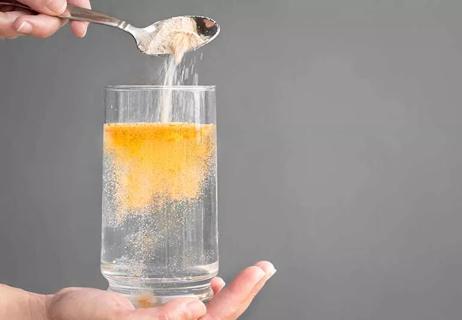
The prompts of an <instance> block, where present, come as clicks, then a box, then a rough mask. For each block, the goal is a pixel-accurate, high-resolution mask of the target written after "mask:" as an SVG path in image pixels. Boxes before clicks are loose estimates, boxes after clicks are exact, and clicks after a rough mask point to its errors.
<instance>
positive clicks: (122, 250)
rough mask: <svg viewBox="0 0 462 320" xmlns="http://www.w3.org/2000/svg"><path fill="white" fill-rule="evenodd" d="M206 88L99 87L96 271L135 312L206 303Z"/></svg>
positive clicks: (211, 241)
mask: <svg viewBox="0 0 462 320" xmlns="http://www.w3.org/2000/svg"><path fill="white" fill-rule="evenodd" d="M215 119H216V116H215V87H213V86H109V87H107V88H106V121H105V124H104V155H103V203H102V209H103V212H102V250H101V271H102V274H103V275H104V277H105V278H106V279H107V280H108V282H109V290H111V291H115V292H119V293H122V294H125V295H127V296H128V297H129V298H130V299H131V300H132V301H133V302H134V303H135V305H137V306H139V307H143V306H152V305H156V304H162V303H164V302H166V301H168V300H170V299H172V298H176V297H184V296H197V297H198V298H200V299H201V300H203V301H207V300H209V299H210V298H211V297H212V290H211V288H210V280H211V279H212V278H213V277H214V276H215V275H216V274H217V272H218V233H217V211H216V209H217V202H216V187H217V181H216V179H217V171H216V125H215V121H216V120H215Z"/></svg>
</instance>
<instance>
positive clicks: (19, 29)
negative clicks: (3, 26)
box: [16, 21, 32, 34]
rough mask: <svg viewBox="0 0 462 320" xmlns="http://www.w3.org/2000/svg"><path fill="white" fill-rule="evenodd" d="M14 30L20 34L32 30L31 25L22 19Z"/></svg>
mask: <svg viewBox="0 0 462 320" xmlns="http://www.w3.org/2000/svg"><path fill="white" fill-rule="evenodd" d="M16 31H17V32H19V33H22V34H28V33H30V32H31V31H32V25H31V24H30V23H29V22H27V21H23V22H21V24H20V25H19V26H18V27H17V28H16Z"/></svg>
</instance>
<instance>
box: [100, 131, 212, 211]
mask: <svg viewBox="0 0 462 320" xmlns="http://www.w3.org/2000/svg"><path fill="white" fill-rule="evenodd" d="M215 140H216V139H215V125H213V124H202V125H198V124H189V123H109V124H105V126H104V152H105V155H106V156H109V157H111V159H112V162H113V165H114V171H115V176H114V179H115V180H116V181H115V186H116V195H115V196H116V197H117V202H118V205H119V208H120V209H121V210H123V211H126V210H138V209H144V208H147V207H149V206H153V205H154V206H155V205H156V204H163V203H165V202H166V201H181V200H191V199H195V198H197V197H198V196H199V195H200V192H201V189H202V185H203V182H204V180H205V178H206V177H207V175H208V174H209V172H210V168H211V166H212V165H214V159H215V157H214V155H215V145H216V143H215Z"/></svg>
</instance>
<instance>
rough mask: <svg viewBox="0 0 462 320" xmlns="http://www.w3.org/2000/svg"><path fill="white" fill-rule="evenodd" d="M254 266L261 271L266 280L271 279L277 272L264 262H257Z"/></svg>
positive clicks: (267, 262) (272, 266)
mask: <svg viewBox="0 0 462 320" xmlns="http://www.w3.org/2000/svg"><path fill="white" fill-rule="evenodd" d="M255 265H256V266H257V267H259V268H260V269H262V270H263V272H265V274H266V276H267V277H268V278H270V277H272V276H273V275H274V274H275V273H276V271H277V270H276V268H275V267H274V265H273V264H272V263H271V262H269V261H266V260H262V261H258V262H257V263H255Z"/></svg>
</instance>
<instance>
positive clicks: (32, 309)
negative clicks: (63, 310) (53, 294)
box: [0, 284, 50, 320]
mask: <svg viewBox="0 0 462 320" xmlns="http://www.w3.org/2000/svg"><path fill="white" fill-rule="evenodd" d="M0 297H1V298H0V319H20V320H49V319H48V316H47V304H48V303H47V302H48V300H49V297H50V296H49V295H43V294H36V293H32V292H27V291H25V290H22V289H17V288H13V287H10V286H7V285H2V284H0Z"/></svg>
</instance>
